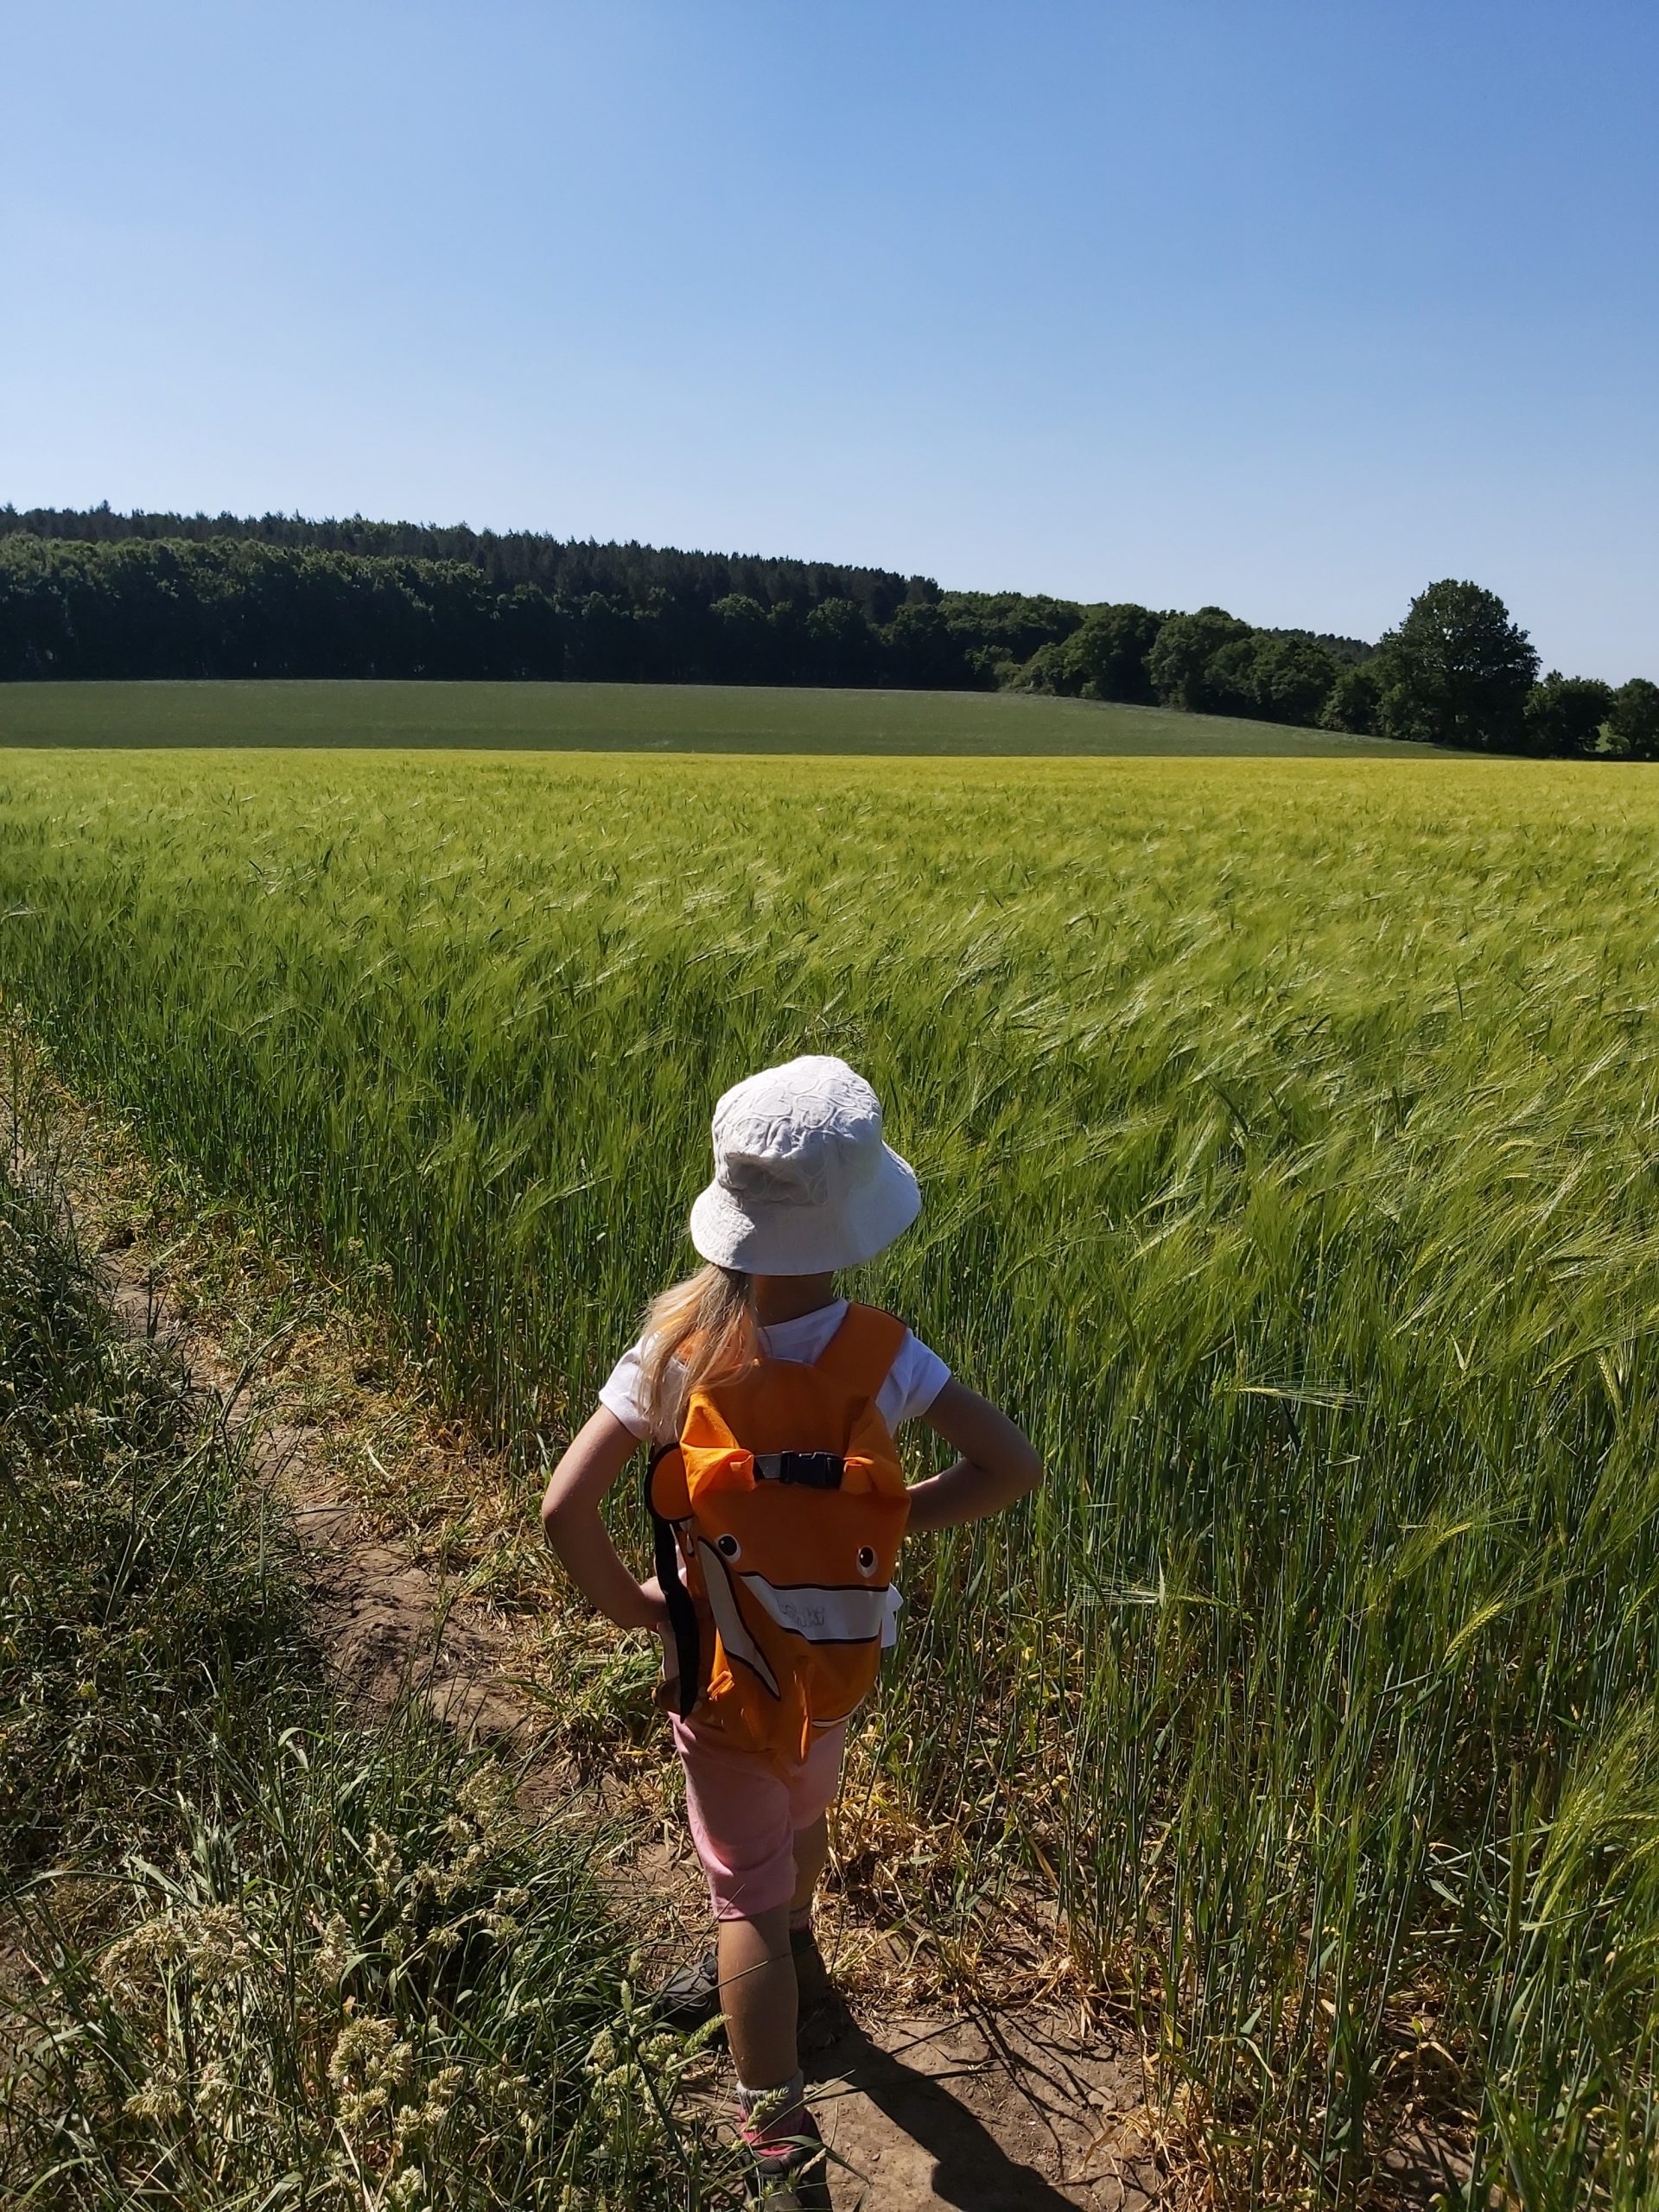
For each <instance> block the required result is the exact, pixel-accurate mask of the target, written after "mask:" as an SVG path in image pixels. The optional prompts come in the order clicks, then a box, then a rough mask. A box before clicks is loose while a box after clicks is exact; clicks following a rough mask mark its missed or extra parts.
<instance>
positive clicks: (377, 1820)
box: [0, 1177, 734, 2212]
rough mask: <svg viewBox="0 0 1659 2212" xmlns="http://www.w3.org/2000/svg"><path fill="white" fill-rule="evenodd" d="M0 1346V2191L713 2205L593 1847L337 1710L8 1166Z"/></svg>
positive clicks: (261, 1561) (282, 1601) (433, 1728)
mask: <svg viewBox="0 0 1659 2212" xmlns="http://www.w3.org/2000/svg"><path fill="white" fill-rule="evenodd" d="M0 1362H3V1375H4V1383H5V1401H4V1405H3V1408H0V1503H3V1507H4V1511H3V1515H0V1588H3V1590H4V1592H5V1593H6V1603H5V1615H4V1635H3V1642H0V1730H3V1737H4V1760H3V1765H0V1842H3V1855H0V1939H3V1940H0V2195H3V2198H4V2201H5V2202H6V2203H7V2204H9V2205H15V2206H17V2207H20V2208H21V2207H23V2206H37V2207H41V2208H45V2207H54V2208H57V2207H63V2208H72V2207H73V2208H93V2207H99V2208H105V2212H143V2208H151V2207H153V2208H155V2209H156V2212H163V2208H165V2212H180V2209H181V2208H185V2209H188V2212H231V2208H233V2207H234V2208H242V2207H252V2206H255V2205H258V2206H276V2205H279V2204H280V2205H294V2206H299V2207H307V2208H318V2212H322V2208H330V2209H331V2212H332V2208H341V2212H344V2208H347V2207H350V2208H356V2209H357V2212H361V2208H364V2207H367V2206H373V2207H376V2208H382V2207H384V2208H386V2212H414V2208H416V2207H424V2206H432V2207H455V2208H461V2207H465V2208H468V2212H471V2209H472V2208H480V2212H482V2208H485V2207H492V2208H493V2207H498V2206H505V2205H513V2206H515V2207H516V2206H520V2205H524V2206H531V2205H539V2206H543V2207H548V2208H555V2207H558V2208H566V2212H568V2208H569V2207H572V2206H575V2205H578V2204H579V2205H582V2206H583V2207H584V2208H585V2207H588V2206H601V2205H603V2206H608V2207H611V2208H614V2212H620V2208H622V2207H625V2206H626V2207H629V2208H632V2207H633V2206H635V2205H644V2206H658V2205H660V2206H664V2207H666V2206H668V2205H670V2204H673V2205H676V2206H678V2205H683V2204H686V2203H691V2204H699V2203H701V2204H705V2205H714V2204H716V2203H722V2202H728V2201H734V2200H733V2199H732V2198H731V2196H730V2192H729V2190H724V2189H723V2188H722V2187H721V2184H720V2183H719V2182H718V2179H717V2177H716V2179H715V2181H713V2182H709V2181H707V2180H706V2179H705V2177H704V2175H703V2171H702V2161H701V2159H700V2157H699V2154H698V2151H697V2145H696V2138H695V2135H692V2134H687V2133H684V2132H683V2129H682V2127H681V2126H680V2125H679V2123H677V2121H675V2120H673V2119H671V2117H670V2114H671V2110H672V2109H673V2107H674V2106H675V2105H676V2103H678V2104H680V2105H682V2106H683V2102H684V2101H683V2099H679V2098H677V2087H678V2084H679V2082H680V2080H681V2078H682V2077H683V2075H684V2073H685V2071H686V2069H687V2068H688V2066H694V2065H695V2064H696V2052H695V2050H693V2049H691V2048H690V2047H689V2046H687V2045H686V2044H683V2043H682V2042H680V2041H679V2040H678V2039H677V2038H671V2039H667V2040H664V2038H663V2037H660V2036H658V2035H655V2034H653V2031H652V2030H651V2028H650V2025H649V2024H648V2022H646V2021H645V2018H644V2017H643V2014H642V2012H641V2011H640V2008H639V2006H638V2005H636V2004H635V2002H634V2000H633V1999H632V1995H631V1993H630V1990H629V1987H628V1984H627V1981H626V1964H625V1961H624V1960H623V1958H622V1956H621V1955H620V1949H619V1942H618V1937H617V1935H616V1933H615V1931H614V1929H613V1927H612V1925H611V1923H610V1922H609V1921H608V1919H607V1914H606V1911H605V1909H604V1905H603V1904H602V1901H601V1897H600V1896H599V1893H598V1891H597V1889H596V1886H595V1884H594V1879H593V1877H592V1873H591V1871H590V1863H589V1851H590V1848H591V1839H588V1840H582V1839H580V1838H579V1837H578V1836H577V1835H576V1834H575V1831H574V1828H573V1827H572V1826H571V1825H570V1824H569V1823H567V1824H564V1825H563V1826H560V1825H556V1824H555V1825H545V1826H543V1827H531V1826H528V1825H527V1824H526V1823H525V1822H524V1821H523V1820H521V1819H520V1818H519V1816H518V1814H517V1812H516V1811H515V1809H514V1804H513V1796H514V1792H513V1783H512V1776H511V1775H510V1774H508V1773H506V1772H505V1770H503V1769H502V1768H501V1767H500V1766H499V1765H497V1764H493V1763H491V1762H489V1761H487V1760H480V1759H478V1758H469V1757H467V1755H465V1754H463V1753H462V1752H461V1751H460V1750H459V1749H458V1748H457V1746H456V1745H455V1744H454V1741H453V1740H452V1739H451V1738H449V1737H448V1735H447V1734H446V1733H445V1732H443V1731H442V1729H441V1728H440V1727H438V1726H437V1725H436V1724H435V1723H434V1722H431V1721H429V1720H423V1719H421V1718H420V1717H419V1716H418V1714H417V1713H416V1711H415V1710H413V1709H411V1710H410V1711H408V1712H401V1713H396V1714H394V1715H392V1716H391V1718H390V1719H388V1720H386V1721H385V1722H384V1723H382V1724H380V1725H370V1724H368V1723H366V1722H353V1720H351V1719H348V1718H347V1716H346V1715H345V1714H344V1713H342V1712H341V1711H340V1709H339V1708H338V1707H337V1706H336V1705H335V1704H334V1702H333V1700H331V1698H330V1697H329V1695H328V1694H327V1692H326V1690H325V1689H324V1688H322V1687H321V1684H320V1681H319V1679H318V1676H317V1672H316V1667H315V1656H314V1655H313V1654H311V1653H310V1652H309V1651H308V1649H307V1648H306V1645H305V1642H304V1637H303V1634H302V1627H301V1622H300V1616H299V1611H298V1607H297V1605H296V1595H295V1587H294V1585H293V1582H292V1580H291V1579H290V1578H289V1574H288V1572H287V1569H286V1566H285V1563H284V1561H283V1559H282V1557H281V1556H280V1553H279V1548H278V1547H277V1543H276V1541H275V1540H274V1535H273V1530H272V1528H271V1526H270V1518H269V1515H268V1512H267V1511H266V1510H265V1509H264V1508H262V1507H261V1506H259V1505H258V1504H257V1503H254V1502H253V1496H254V1493H253V1491H252V1487H251V1482H250V1478H249V1477H248V1473H247V1471H246V1469H245V1467H244V1466H243V1465H241V1464H240V1461H239V1459H238V1452H237V1451H236V1450H235V1449H234V1448H233V1447H232V1446H231V1445H230V1444H229V1443H228V1442H227V1440H226V1437H225V1435H224V1433H223V1432H222V1427H221V1426H220V1424H219V1421H218V1420H217V1417H216V1414H215V1412H214V1409H213V1408H211V1407H210V1406H208V1405H207V1404H206V1403H205V1402H203V1401H201V1400H200V1398H198V1397H197V1396H195V1395H194V1394H192V1393H191V1391H190V1390H189V1389H188V1387H187V1384H186V1383H185V1379H184V1377H183V1376H182V1374H181V1371H180V1370H179V1369H178V1367H177V1365H176V1363H175V1362H173V1361H171V1360H170V1359H169V1358H168V1357H167V1356H166V1355H165V1354H164V1353H162V1352H160V1351H157V1350H156V1347H155V1346H154V1345H152V1344H145V1343H143V1342H139V1343H136V1344H135V1343H127V1342H123V1341H122V1340H120V1339H119V1338H117V1337H116V1336H114V1335H113V1334H112V1333H111V1330H110V1328H109V1326H108V1325H107V1323H106V1321H105V1318H104V1316H103V1313H102V1311H101V1308H100V1306H99V1302H98V1300H97V1298H96V1296H95V1295H94V1294H93V1291H92V1286H91V1284H90V1283H89V1281H88V1278H87V1275H86V1272H85V1270H84V1268H82V1267H81V1265H80V1264H79V1261H78V1259H77V1257H76V1255H75V1253H74V1251H73V1247H72V1245H71V1244H70V1243H69V1241H68V1239H67V1235H66V1231H65V1228H64V1225H63V1223H62V1220H61V1217H60V1214H59V1211H58V1210H57V1209H56V1207H55V1206H54V1204H53V1202H52V1200H51V1198H50V1196H49V1194H43V1193H41V1192H40V1191H39V1190H37V1189H34V1188H32V1187H29V1186H26V1185H23V1184H22V1183H20V1182H19V1181H18V1180H16V1179H13V1178H10V1177H7V1178H4V1179H0ZM648 2073H649V2079H648V2078H647V2074H648Z"/></svg>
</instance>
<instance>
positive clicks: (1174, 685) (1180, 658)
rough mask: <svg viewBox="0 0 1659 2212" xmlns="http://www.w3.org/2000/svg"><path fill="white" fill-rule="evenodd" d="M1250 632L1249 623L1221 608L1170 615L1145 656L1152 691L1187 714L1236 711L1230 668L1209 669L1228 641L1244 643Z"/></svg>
mask: <svg viewBox="0 0 1659 2212" xmlns="http://www.w3.org/2000/svg"><path fill="white" fill-rule="evenodd" d="M1251 636H1252V632H1251V629H1250V626H1249V623H1248V622H1241V621H1240V620H1239V619H1238V617H1237V615H1236V614H1229V613H1228V612H1227V610H1226V608H1225V607H1199V609H1198V613H1196V614H1172V615H1171V616H1170V618H1169V620H1168V621H1167V622H1166V623H1165V624H1164V626H1163V627H1162V628H1161V629H1160V631H1159V632H1158V639H1157V642H1156V644H1155V645H1154V646H1153V648H1152V651H1151V652H1150V653H1149V654H1148V655H1147V673H1148V675H1149V676H1150V677H1151V678H1152V685H1153V689H1154V690H1155V691H1156V692H1157V694H1158V696H1159V698H1160V700H1161V701H1162V702H1163V703H1164V705H1165V706H1166V707H1184V708H1185V709H1186V711H1187V713H1188V714H1191V715H1205V714H1210V715H1213V714H1226V713H1228V712H1235V713H1236V711H1237V708H1236V705H1235V704H1234V697H1235V694H1234V689H1233V683H1232V673H1233V671H1231V670H1230V667H1229V666H1228V665H1227V664H1223V668H1222V670H1221V671H1212V669H1211V663H1212V662H1213V661H1214V660H1215V659H1216V658H1217V655H1219V654H1220V653H1222V652H1224V650H1225V648H1226V647H1227V646H1229V645H1244V646H1246V647H1248V646H1249V641H1250V639H1251Z"/></svg>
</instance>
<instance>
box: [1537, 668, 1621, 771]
mask: <svg viewBox="0 0 1659 2212" xmlns="http://www.w3.org/2000/svg"><path fill="white" fill-rule="evenodd" d="M1612 705H1613V689H1612V686H1611V683H1602V682H1601V681H1600V680H1599V678H1598V677H1593V676H1563V675H1562V674H1561V672H1560V669H1558V668H1552V669H1551V670H1550V671H1549V674H1548V676H1547V677H1545V678H1544V680H1543V682H1542V683H1537V684H1535V685H1534V686H1533V689H1532V693H1531V696H1529V699H1528V701H1527V742H1528V750H1529V752H1533V753H1542V754H1544V755H1546V756H1547V757H1548V758H1549V759H1551V760H1586V759H1588V757H1589V756H1590V755H1591V754H1592V753H1599V751H1600V750H1601V729H1602V724H1603V723H1604V722H1605V721H1606V719H1607V717H1608V715H1610V714H1611V711H1612Z"/></svg>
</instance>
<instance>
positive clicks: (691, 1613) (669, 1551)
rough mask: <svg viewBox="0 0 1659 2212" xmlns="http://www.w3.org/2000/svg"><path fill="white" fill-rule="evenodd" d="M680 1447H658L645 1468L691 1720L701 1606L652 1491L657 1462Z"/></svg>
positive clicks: (683, 1714) (684, 1708)
mask: <svg viewBox="0 0 1659 2212" xmlns="http://www.w3.org/2000/svg"><path fill="white" fill-rule="evenodd" d="M675 1448H676V1447H675V1446H673V1445H671V1444H664V1445H660V1446H658V1449H657V1450H656V1451H655V1452H652V1455H651V1459H650V1462H649V1464H648V1465H647V1466H646V1468H645V1510H646V1511H647V1512H648V1513H649V1514H650V1516H651V1541H652V1551H653V1553H654V1554H655V1555H656V1567H657V1580H658V1583H659V1584H660V1585H661V1586H662V1592H663V1598H664V1603H665V1604H666V1605H667V1606H668V1624H669V1626H670V1627H671V1629H672V1630H673V1631H674V1649H675V1652H676V1654H677V1656H678V1658H679V1662H680V1683H679V1692H680V1718H681V1719H682V1720H689V1719H690V1717H691V1708H692V1707H693V1706H694V1705H695V1704H696V1701H697V1693H698V1690H699V1688H700V1687H701V1669H702V1638H701V1637H699V1635H698V1633H697V1609H696V1606H695V1605H693V1604H692V1602H691V1592H690V1591H689V1590H688V1589H687V1588H686V1586H685V1584H684V1582H683V1580H682V1578H681V1574H680V1548H679V1545H678V1543H677V1541H675V1536H674V1524H673V1522H671V1521H665V1520H664V1518H663V1516H662V1515H661V1514H660V1513H659V1512H658V1510H657V1500H656V1498H655V1497H654V1496H653V1495H652V1477H653V1476H654V1475H655V1473H656V1472H657V1462H658V1460H659V1459H661V1458H662V1457H663V1456H664V1453H665V1452H672V1451H673V1450H674V1449H675Z"/></svg>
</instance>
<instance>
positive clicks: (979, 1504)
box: [910, 1383, 1043, 1529]
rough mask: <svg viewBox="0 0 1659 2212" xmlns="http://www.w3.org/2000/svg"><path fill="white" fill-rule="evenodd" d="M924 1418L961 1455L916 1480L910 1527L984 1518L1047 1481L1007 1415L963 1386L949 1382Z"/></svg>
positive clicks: (947, 1526) (953, 1525)
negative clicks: (935, 1472)
mask: <svg viewBox="0 0 1659 2212" xmlns="http://www.w3.org/2000/svg"><path fill="white" fill-rule="evenodd" d="M921 1418H922V1419H923V1420H924V1421H925V1422H926V1423H927V1425H928V1427H930V1428H931V1429H933V1430H935V1431H937V1433H938V1434H939V1435H940V1436H942V1437H944V1440H945V1442H946V1443H947V1444H954V1445H955V1446H956V1447H957V1451H958V1452H961V1454H962V1457H961V1459H958V1460H957V1464H956V1465H955V1466H954V1467H947V1468H946V1469H945V1471H944V1473H943V1474H942V1475H931V1476H930V1477H929V1478H928V1479H927V1480H926V1481H925V1482H922V1483H914V1484H912V1486H911V1492H910V1526H911V1527H912V1529H954V1528H956V1527H957V1526H958V1525H959V1524H960V1523H961V1522H963V1521H979V1520H982V1519H983V1517H984V1516H985V1515H986V1514H988V1513H1000V1512H1001V1510H1002V1508H1003V1507H1004V1506H1005V1505H1012V1504H1013V1503H1014V1500H1015V1498H1017V1497H1024V1496H1025V1495H1026V1493H1027V1491H1033V1490H1035V1489H1036V1487H1037V1485H1038V1484H1039V1483H1040V1482H1041V1480H1042V1479H1043V1463H1042V1461H1041V1460H1040V1459H1039V1458H1038V1457H1037V1454H1036V1453H1035V1452H1033V1450H1032V1448H1031V1446H1030V1445H1029V1444H1027V1441H1026V1440H1025V1438H1024V1437H1023V1436H1022V1435H1021V1434H1020V1431H1019V1430H1018V1429H1017V1428H1016V1427H1014V1423H1013V1422H1012V1421H1010V1420H1009V1419H1008V1417H1007V1414H1004V1413H999V1412H998V1411H997V1409H996V1408H995V1406H994V1405H992V1403H991V1402H990V1401H989V1399H988V1398H982V1397H980V1396H979V1395H978V1394H977V1393H976V1391H973V1390H970V1389H968V1388H967V1387H966V1385H965V1384H963V1383H946V1384H945V1386H944V1389H942V1390H941V1391H940V1393H939V1395H938V1397H937V1398H935V1399H934V1401H933V1402H932V1404H931V1406H930V1407H929V1408H928V1409H927V1411H926V1412H925V1414H923V1415H922V1416H921Z"/></svg>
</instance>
